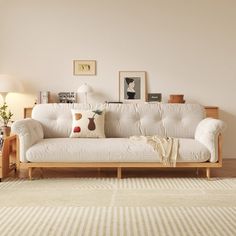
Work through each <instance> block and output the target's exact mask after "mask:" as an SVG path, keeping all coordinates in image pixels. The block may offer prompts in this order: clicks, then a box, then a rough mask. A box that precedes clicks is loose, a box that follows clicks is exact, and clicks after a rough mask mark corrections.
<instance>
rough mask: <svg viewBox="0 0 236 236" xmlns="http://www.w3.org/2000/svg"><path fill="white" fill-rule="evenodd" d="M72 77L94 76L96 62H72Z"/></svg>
mask: <svg viewBox="0 0 236 236" xmlns="http://www.w3.org/2000/svg"><path fill="white" fill-rule="evenodd" d="M73 66H74V75H96V61H94V60H74V61H73Z"/></svg>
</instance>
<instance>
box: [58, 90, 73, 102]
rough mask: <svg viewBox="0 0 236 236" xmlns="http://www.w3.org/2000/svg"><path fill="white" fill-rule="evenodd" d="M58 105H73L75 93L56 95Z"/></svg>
mask: <svg viewBox="0 0 236 236" xmlns="http://www.w3.org/2000/svg"><path fill="white" fill-rule="evenodd" d="M58 97H59V103H75V102H76V93H75V92H60V93H58Z"/></svg>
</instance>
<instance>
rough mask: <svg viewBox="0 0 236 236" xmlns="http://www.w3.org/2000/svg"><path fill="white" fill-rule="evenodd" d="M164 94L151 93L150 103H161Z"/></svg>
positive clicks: (149, 95)
mask: <svg viewBox="0 0 236 236" xmlns="http://www.w3.org/2000/svg"><path fill="white" fill-rule="evenodd" d="M161 99H162V94H161V93H149V94H148V102H161Z"/></svg>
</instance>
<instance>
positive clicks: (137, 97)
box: [119, 71, 146, 103]
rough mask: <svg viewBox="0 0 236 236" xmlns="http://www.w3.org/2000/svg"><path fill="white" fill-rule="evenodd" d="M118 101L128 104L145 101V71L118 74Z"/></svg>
mask: <svg viewBox="0 0 236 236" xmlns="http://www.w3.org/2000/svg"><path fill="white" fill-rule="evenodd" d="M119 101H120V102H128V103H129V102H130V103H137V102H145V101H146V72H145V71H120V72H119Z"/></svg>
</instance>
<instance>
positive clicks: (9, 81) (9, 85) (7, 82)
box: [0, 75, 22, 93]
mask: <svg viewBox="0 0 236 236" xmlns="http://www.w3.org/2000/svg"><path fill="white" fill-rule="evenodd" d="M10 92H22V85H21V83H20V82H19V81H18V80H16V79H14V78H13V77H11V76H10V75H0V93H10Z"/></svg>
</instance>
